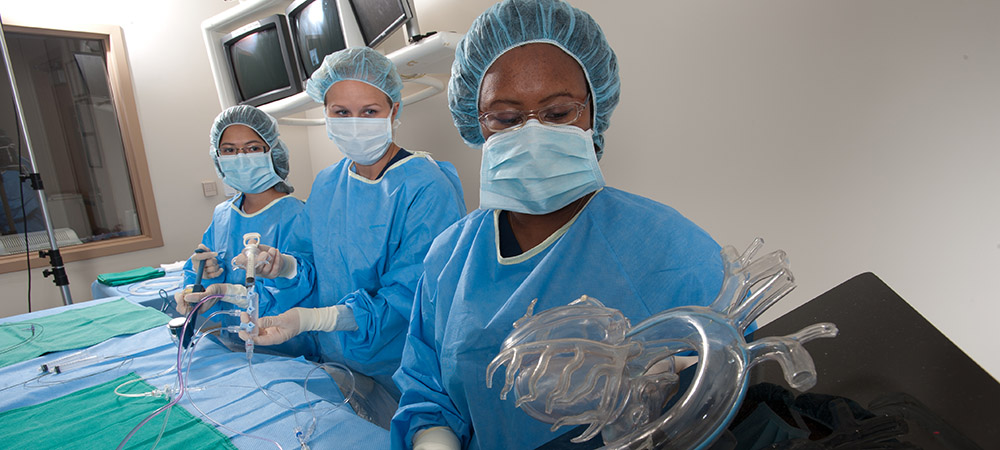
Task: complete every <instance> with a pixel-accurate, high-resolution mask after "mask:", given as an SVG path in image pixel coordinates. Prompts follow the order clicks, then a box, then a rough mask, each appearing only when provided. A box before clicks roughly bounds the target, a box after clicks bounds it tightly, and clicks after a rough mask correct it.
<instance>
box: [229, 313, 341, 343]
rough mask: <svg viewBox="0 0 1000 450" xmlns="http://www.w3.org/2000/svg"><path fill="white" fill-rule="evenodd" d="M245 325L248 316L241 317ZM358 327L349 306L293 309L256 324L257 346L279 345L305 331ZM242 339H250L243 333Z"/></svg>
mask: <svg viewBox="0 0 1000 450" xmlns="http://www.w3.org/2000/svg"><path fill="white" fill-rule="evenodd" d="M240 320H241V321H242V322H243V323H247V322H249V321H250V316H248V315H247V314H246V313H243V314H240ZM357 329H358V324H357V322H356V321H355V320H354V313H353V312H351V308H349V307H347V305H335V306H327V307H325V308H292V309H289V310H288V311H285V312H283V313H281V314H278V315H277V316H268V317H261V318H260V319H258V320H257V337H256V338H254V343H255V344H257V345H278V344H281V343H283V342H285V341H287V340H289V339H291V338H293V337H295V336H297V335H298V334H299V333H302V332H305V331H355V330H357ZM240 338H242V339H244V340H246V339H249V338H250V335H249V334H247V333H246V332H243V331H240Z"/></svg>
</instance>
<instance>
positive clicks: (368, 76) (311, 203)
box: [255, 47, 465, 424]
mask: <svg viewBox="0 0 1000 450" xmlns="http://www.w3.org/2000/svg"><path fill="white" fill-rule="evenodd" d="M401 90H402V82H401V79H400V77H399V74H398V73H397V71H396V68H395V66H394V65H393V63H392V62H391V61H390V60H389V59H387V58H386V57H385V56H383V55H381V54H379V53H378V52H376V51H374V50H372V49H370V48H367V47H364V48H349V49H346V50H342V51H339V52H336V53H333V54H331V55H329V56H327V57H326V58H325V59H324V60H323V64H322V65H321V66H320V67H319V68H318V69H317V70H316V71H315V72H314V73H313V74H312V76H311V77H310V78H309V81H308V82H307V84H306V91H307V92H308V93H309V95H310V96H311V97H312V98H313V99H314V100H316V102H318V103H321V104H323V107H324V111H325V113H326V114H325V115H326V116H327V118H326V122H327V134H328V135H329V137H330V139H331V140H332V141H334V143H335V144H336V145H337V148H338V149H340V151H341V152H342V153H344V154H345V155H346V156H347V158H344V159H342V160H341V161H340V162H339V163H337V164H334V165H333V166H330V167H327V168H326V169H324V170H322V171H321V172H320V173H319V174H318V175H317V176H316V180H315V181H314V183H313V186H312V192H311V194H310V195H309V200H308V201H307V202H306V205H305V210H304V212H303V214H301V215H300V217H299V218H298V220H297V221H296V222H295V224H294V225H293V228H294V229H293V238H292V240H291V241H290V242H289V243H288V245H286V246H284V247H281V251H282V252H286V253H285V254H284V255H280V257H277V258H273V259H272V261H273V262H274V264H269V265H267V266H266V267H265V268H263V269H262V273H261V276H265V277H274V278H275V279H276V280H278V283H279V285H285V284H289V285H294V284H295V283H298V282H305V281H304V280H302V278H303V276H305V275H308V276H312V277H314V279H315V284H316V290H315V292H314V293H313V295H312V297H311V302H312V303H311V306H314V307H315V308H295V309H292V310H290V311H288V312H286V313H284V314H281V315H278V316H275V317H263V318H261V320H260V322H259V325H260V335H259V336H258V337H257V338H256V340H255V342H256V343H257V344H258V345H272V344H275V343H279V342H282V341H284V340H285V339H288V338H290V337H292V336H295V335H298V334H299V333H303V332H308V331H313V332H315V333H314V335H315V337H316V340H317V342H318V343H319V349H320V351H321V353H322V357H323V360H325V361H335V362H339V363H343V364H346V365H347V366H348V367H350V368H351V369H352V370H354V371H355V372H359V373H361V374H363V375H366V376H369V377H372V378H374V379H375V380H376V381H378V382H379V383H380V384H381V385H382V386H383V387H385V388H386V389H387V391H389V393H390V394H392V395H393V397H395V398H398V392H396V389H395V386H394V385H393V384H392V379H391V377H392V374H393V373H394V372H395V371H396V369H397V368H398V367H399V361H400V357H401V355H402V352H403V341H404V338H405V335H406V327H407V322H408V319H409V317H410V308H411V307H412V304H413V295H414V294H413V291H414V289H415V288H416V285H417V280H418V279H419V277H420V274H421V273H422V272H423V259H424V255H425V254H426V253H427V249H428V248H429V247H430V244H431V241H432V240H433V239H434V237H435V236H437V235H438V234H439V233H440V232H441V231H443V230H444V229H445V228H446V227H448V226H449V225H451V224H452V223H454V222H455V221H457V220H458V219H459V218H461V217H462V215H464V213H465V200H464V199H463V195H462V188H461V183H460V182H459V179H458V173H457V171H456V170H455V168H454V166H452V165H451V164H450V163H447V162H440V161H435V160H434V159H432V158H431V156H430V154H428V153H426V152H419V151H412V152H411V151H407V150H405V149H402V148H400V147H399V146H398V145H396V143H395V142H394V141H393V136H392V131H393V127H392V124H393V121H394V119H395V117H396V116H397V115H398V113H399V108H400V101H401V97H400V91H401ZM303 269H305V273H304V274H303V273H299V274H297V275H294V273H295V271H296V270H298V271H300V272H301V271H302V270H303ZM292 293H293V294H296V295H297V291H292ZM392 409H393V410H394V409H395V403H393V408H392ZM391 413H392V411H391V410H390V411H389V412H388V413H386V417H385V420H384V423H385V424H388V416H389V415H391Z"/></svg>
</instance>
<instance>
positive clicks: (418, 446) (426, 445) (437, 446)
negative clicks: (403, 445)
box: [413, 427, 462, 450]
mask: <svg viewBox="0 0 1000 450" xmlns="http://www.w3.org/2000/svg"><path fill="white" fill-rule="evenodd" d="M461 448H462V444H461V443H460V442H458V436H455V432H454V431H451V428H448V427H430V428H424V429H423V430H420V431H418V432H417V434H415V435H413V450H460V449H461Z"/></svg>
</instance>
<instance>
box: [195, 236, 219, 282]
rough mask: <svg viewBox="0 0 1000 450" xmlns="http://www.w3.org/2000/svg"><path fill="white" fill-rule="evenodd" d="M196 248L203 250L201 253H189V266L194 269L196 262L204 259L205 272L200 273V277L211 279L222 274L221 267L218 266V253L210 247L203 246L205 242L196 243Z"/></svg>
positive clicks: (196, 267) (196, 268)
mask: <svg viewBox="0 0 1000 450" xmlns="http://www.w3.org/2000/svg"><path fill="white" fill-rule="evenodd" d="M198 248H199V249H202V250H205V251H204V252H202V253H197V252H195V253H194V254H192V255H191V267H192V268H193V269H194V270H198V262H199V261H205V272H204V273H202V276H201V277H202V279H206V280H208V279H212V278H218V277H219V276H220V275H222V267H220V266H219V260H218V256H219V254H218V253H216V252H213V251H212V249H210V248H208V247H207V246H205V244H198Z"/></svg>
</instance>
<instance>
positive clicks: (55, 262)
mask: <svg viewBox="0 0 1000 450" xmlns="http://www.w3.org/2000/svg"><path fill="white" fill-rule="evenodd" d="M0 49H2V50H3V59H4V63H5V64H6V65H7V76H8V77H9V78H10V89H11V93H12V94H13V95H14V106H15V107H16V108H17V120H18V122H20V124H21V130H22V131H23V132H24V138H25V142H24V143H25V145H24V146H25V148H26V149H27V150H28V160H29V161H30V162H31V173H28V174H22V175H21V180H22V181H24V180H30V181H31V188H32V189H34V190H35V191H37V192H38V202H39V204H40V205H41V207H42V216H43V217H45V231H46V232H47V233H48V235H49V244H50V245H51V248H52V250H49V251H46V250H39V251H38V256H39V257H40V258H46V257H47V258H49V264H50V265H51V266H52V268H51V269H45V270H43V271H42V276H45V277H48V276H49V275H52V276H53V277H52V278H53V279H52V282H53V283H55V285H56V286H58V287H59V289H60V290H61V291H62V298H63V303H65V304H67V305H72V304H73V297H72V296H70V292H69V277H67V276H66V268H65V267H63V260H62V255H61V254H60V253H59V245H58V244H56V235H55V233H54V232H53V231H52V217H51V216H49V207H48V203H47V202H46V200H45V189H44V188H43V187H42V176H41V174H39V173H38V172H37V168H36V167H35V155H34V153H32V151H31V137H30V136H28V127H27V126H26V125H25V123H24V110H23V109H22V108H21V96H20V95H19V94H18V92H17V82H16V81H15V80H14V68H13V67H11V65H10V52H9V51H8V50H7V37H6V34H5V32H4V30H3V19H2V18H0ZM21 201H24V199H22V200H21ZM25 232H27V230H25ZM24 251H25V252H30V251H31V250H30V249H27V248H26V249H24ZM28 274H29V275H28V276H31V275H30V274H31V267H30V265H29V267H28Z"/></svg>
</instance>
